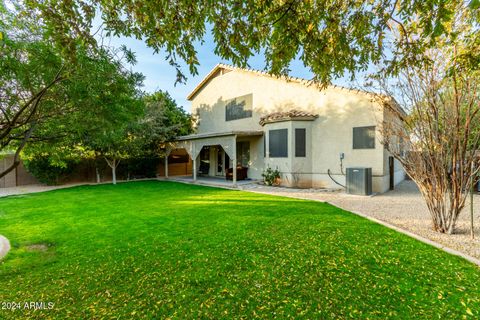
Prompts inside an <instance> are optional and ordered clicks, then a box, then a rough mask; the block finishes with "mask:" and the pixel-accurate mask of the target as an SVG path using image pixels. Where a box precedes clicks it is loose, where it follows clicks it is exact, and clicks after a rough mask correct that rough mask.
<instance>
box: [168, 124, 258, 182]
mask: <svg viewBox="0 0 480 320" xmlns="http://www.w3.org/2000/svg"><path fill="white" fill-rule="evenodd" d="M262 136H263V131H230V132H221V133H207V134H192V135H188V136H182V137H179V138H177V140H176V141H175V142H174V143H173V144H172V146H170V147H169V149H167V157H165V168H168V155H169V154H170V152H171V150H173V149H174V148H176V149H185V150H186V152H187V153H188V155H189V156H190V158H191V159H192V162H193V170H192V178H191V180H192V181H193V182H197V181H198V178H199V174H200V173H202V174H204V175H203V176H202V178H207V179H211V180H209V181H210V182H212V181H217V182H219V181H223V184H228V185H231V186H234V187H235V186H237V183H238V180H239V179H238V178H239V176H238V174H239V170H242V167H241V165H242V162H245V159H239V157H240V158H242V157H243V153H242V152H246V153H248V157H250V145H248V147H247V148H246V150H243V149H242V150H239V149H238V148H237V145H238V143H239V140H245V139H255V141H256V140H260V138H261V137H262ZM240 142H242V141H240ZM257 142H258V141H257ZM240 146H241V145H240ZM210 148H212V152H215V155H216V156H215V157H213V156H211V155H205V154H202V158H205V159H202V162H200V159H199V156H200V155H201V152H202V150H204V153H205V150H207V149H210ZM209 157H212V158H209ZM210 160H212V161H210ZM248 161H249V160H247V162H248ZM205 163H206V164H208V166H207V167H206V168H205ZM230 163H231V167H230ZM239 165H240V168H239ZM227 171H228V173H227ZM241 176H242V178H246V174H243V173H242V175H241ZM165 177H167V178H168V170H167V171H166V172H165ZM227 178H228V179H231V183H230V182H229V181H227ZM213 179H215V180H213Z"/></svg>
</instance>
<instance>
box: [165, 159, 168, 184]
mask: <svg viewBox="0 0 480 320" xmlns="http://www.w3.org/2000/svg"><path fill="white" fill-rule="evenodd" d="M165 179H168V156H167V155H165Z"/></svg>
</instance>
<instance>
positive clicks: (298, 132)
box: [295, 128, 307, 157]
mask: <svg viewBox="0 0 480 320" xmlns="http://www.w3.org/2000/svg"><path fill="white" fill-rule="evenodd" d="M306 135H307V134H306V129H305V128H295V157H306V151H307V150H306V149H307V146H306Z"/></svg>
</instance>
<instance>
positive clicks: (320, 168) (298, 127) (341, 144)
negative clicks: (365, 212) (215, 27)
mask: <svg viewBox="0 0 480 320" xmlns="http://www.w3.org/2000/svg"><path fill="white" fill-rule="evenodd" d="M188 99H189V100H190V101H191V102H192V107H191V110H192V114H193V115H194V116H195V119H196V133H195V134H193V135H189V136H183V137H179V138H178V140H177V141H176V147H177V148H184V149H185V150H186V151H187V152H188V154H189V155H190V157H191V158H192V160H193V178H194V179H197V176H198V175H199V174H200V173H201V174H204V175H209V176H223V177H225V176H226V175H227V177H228V176H229V177H230V179H232V180H233V183H234V184H235V183H236V180H237V177H238V178H245V173H246V176H247V177H248V178H250V179H262V176H261V175H262V172H263V171H264V170H265V169H266V168H267V167H271V168H274V169H275V168H278V169H279V170H280V172H281V182H282V185H286V186H296V187H307V188H323V187H334V186H337V185H336V184H335V182H334V181H333V179H335V180H336V181H337V182H339V183H341V184H345V175H344V172H345V171H344V169H345V168H347V167H370V168H372V175H373V179H372V180H373V181H372V183H373V191H374V192H384V191H386V190H388V189H389V188H391V187H392V186H393V185H395V184H397V183H398V182H400V181H401V180H403V179H404V173H403V170H402V168H401V167H400V166H399V165H398V164H397V163H396V162H395V161H393V158H390V157H389V154H388V152H387V151H386V150H385V148H384V146H383V145H382V144H381V137H380V132H379V125H380V124H381V123H382V122H383V120H384V119H385V117H386V112H387V111H386V108H385V109H384V108H383V107H382V106H381V105H380V104H379V103H377V102H375V99H372V95H371V94H369V93H367V92H363V91H359V90H352V89H347V88H341V87H338V86H328V87H327V88H325V89H319V88H318V86H316V85H313V84H312V83H310V82H309V81H307V80H302V79H298V78H288V79H285V78H278V77H273V76H270V75H268V74H267V73H263V72H260V71H255V70H249V69H241V68H236V67H232V66H229V65H224V64H219V65H217V66H216V67H215V68H214V69H213V70H212V71H211V72H210V73H209V74H208V75H207V76H206V77H205V78H204V79H203V80H202V81H201V82H200V83H199V84H198V86H197V87H196V88H195V89H194V90H193V91H192V92H191V93H190V95H189V96H188ZM235 164H236V165H235ZM244 168H248V169H244ZM332 178H333V179H332ZM337 187H338V186H337Z"/></svg>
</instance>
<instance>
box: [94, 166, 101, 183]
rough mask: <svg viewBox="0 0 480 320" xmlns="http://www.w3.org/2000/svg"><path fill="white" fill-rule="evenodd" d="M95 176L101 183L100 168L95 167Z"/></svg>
mask: <svg viewBox="0 0 480 320" xmlns="http://www.w3.org/2000/svg"><path fill="white" fill-rule="evenodd" d="M95 174H96V176H97V183H100V171H98V167H97V166H95Z"/></svg>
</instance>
